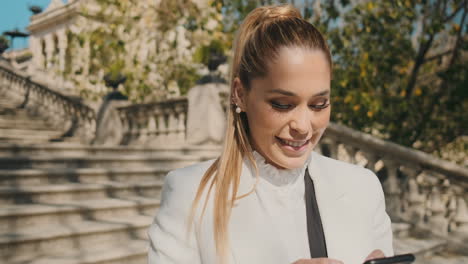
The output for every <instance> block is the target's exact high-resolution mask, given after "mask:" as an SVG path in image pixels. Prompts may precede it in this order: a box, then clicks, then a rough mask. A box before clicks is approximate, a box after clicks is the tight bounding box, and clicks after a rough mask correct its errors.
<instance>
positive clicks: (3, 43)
mask: <svg viewBox="0 0 468 264" xmlns="http://www.w3.org/2000/svg"><path fill="white" fill-rule="evenodd" d="M9 47H10V41H9V40H8V39H7V38H6V37H5V36H3V35H1V36H0V54H2V53H3V52H4V51H5V50H6V49H8V48H9Z"/></svg>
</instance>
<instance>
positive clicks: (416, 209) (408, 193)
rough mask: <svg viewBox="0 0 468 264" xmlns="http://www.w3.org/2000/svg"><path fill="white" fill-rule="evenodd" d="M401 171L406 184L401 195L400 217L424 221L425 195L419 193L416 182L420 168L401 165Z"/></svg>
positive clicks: (419, 221) (411, 220)
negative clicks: (401, 208)
mask: <svg viewBox="0 0 468 264" xmlns="http://www.w3.org/2000/svg"><path fill="white" fill-rule="evenodd" d="M401 171H402V173H403V174H404V175H405V176H406V177H407V181H406V182H407V184H406V188H405V193H404V196H403V199H404V200H403V201H402V206H403V212H402V217H403V218H404V219H405V220H406V221H409V222H411V223H416V224H422V223H423V221H424V214H425V210H426V209H425V206H424V203H425V201H426V197H425V195H424V194H422V193H421V191H420V188H419V184H418V178H417V177H418V174H419V171H420V169H417V168H414V167H409V166H403V167H402V168H401Z"/></svg>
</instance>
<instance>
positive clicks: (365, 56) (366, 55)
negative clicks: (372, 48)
mask: <svg viewBox="0 0 468 264" xmlns="http://www.w3.org/2000/svg"><path fill="white" fill-rule="evenodd" d="M362 57H363V58H364V59H365V60H367V59H369V53H367V52H364V54H363V55H362Z"/></svg>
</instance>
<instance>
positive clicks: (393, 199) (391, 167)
mask: <svg viewBox="0 0 468 264" xmlns="http://www.w3.org/2000/svg"><path fill="white" fill-rule="evenodd" d="M383 162H384V164H385V169H386V171H387V179H386V180H385V181H384V182H383V184H382V185H383V188H384V190H385V200H386V205H387V211H388V213H389V214H390V216H391V217H392V219H394V220H398V219H400V213H401V200H400V193H401V189H400V183H399V182H398V167H399V166H398V163H397V162H395V161H394V160H390V159H383Z"/></svg>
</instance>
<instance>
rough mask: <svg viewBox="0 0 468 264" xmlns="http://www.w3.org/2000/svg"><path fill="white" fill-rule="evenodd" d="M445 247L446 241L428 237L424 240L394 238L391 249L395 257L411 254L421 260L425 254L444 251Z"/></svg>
mask: <svg viewBox="0 0 468 264" xmlns="http://www.w3.org/2000/svg"><path fill="white" fill-rule="evenodd" d="M446 247H447V241H446V240H444V239H441V238H436V237H433V236H430V235H428V237H426V238H415V237H405V238H399V237H394V239H393V249H394V251H395V254H396V255H399V254H406V253H412V254H414V255H415V256H416V258H422V257H423V256H425V255H427V254H433V253H435V252H439V251H441V250H444V249H445V248H446Z"/></svg>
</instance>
